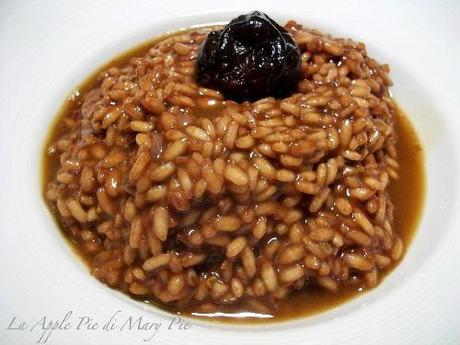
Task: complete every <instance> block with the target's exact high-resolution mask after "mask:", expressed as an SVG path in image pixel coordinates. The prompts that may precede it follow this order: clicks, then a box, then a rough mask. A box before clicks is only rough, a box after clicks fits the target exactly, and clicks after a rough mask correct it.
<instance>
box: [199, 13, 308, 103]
mask: <svg viewBox="0 0 460 345" xmlns="http://www.w3.org/2000/svg"><path fill="white" fill-rule="evenodd" d="M299 78H300V51H299V48H298V46H297V44H296V43H295V41H294V40H293V38H292V37H291V36H290V35H289V33H288V32H287V31H286V30H285V29H284V28H282V27H281V26H279V25H278V24H277V23H276V22H275V21H274V20H272V19H271V18H269V17H268V16H267V15H266V14H264V13H261V12H258V11H254V12H251V13H249V14H245V15H241V16H239V17H238V18H235V19H233V20H232V21H231V22H230V23H229V24H227V25H226V26H225V27H224V28H223V29H222V30H221V31H212V32H210V33H209V35H208V37H207V39H206V40H205V41H204V42H203V44H202V45H201V47H200V50H199V53H198V63H197V75H196V79H197V82H198V83H199V84H201V85H203V86H206V87H209V88H213V89H217V90H219V91H221V92H222V93H223V94H224V95H225V97H226V98H227V99H233V100H235V101H239V102H241V101H244V100H250V101H255V100H257V99H260V98H263V97H267V96H274V97H277V98H280V97H285V96H288V95H290V94H292V93H293V92H294V91H295V89H296V86H297V82H298V80H299Z"/></svg>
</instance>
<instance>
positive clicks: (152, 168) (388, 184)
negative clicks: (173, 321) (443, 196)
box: [44, 21, 423, 319]
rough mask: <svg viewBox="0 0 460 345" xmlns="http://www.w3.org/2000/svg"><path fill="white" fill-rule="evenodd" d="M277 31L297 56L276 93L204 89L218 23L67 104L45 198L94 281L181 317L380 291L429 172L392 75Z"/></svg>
mask: <svg viewBox="0 0 460 345" xmlns="http://www.w3.org/2000/svg"><path fill="white" fill-rule="evenodd" d="M284 28H285V29H286V31H287V32H288V33H289V35H290V36H291V37H292V38H293V40H294V41H295V43H296V44H297V46H298V48H299V52H300V64H299V67H300V78H299V80H298V82H296V85H295V89H294V90H293V92H292V93H291V94H290V95H288V96H286V97H284V98H274V97H271V96H267V97H264V98H260V99H257V100H252V101H247V100H242V101H238V102H236V101H234V100H232V99H229V98H227V97H226V96H224V95H225V92H221V91H218V90H217V89H212V88H210V87H204V86H203V85H200V84H199V83H198V82H197V79H196V64H197V56H198V55H199V53H200V46H202V44H203V43H204V42H205V40H206V38H207V36H208V34H209V32H211V31H213V30H220V29H221V27H203V28H199V29H192V30H187V31H183V32H178V33H175V34H172V35H169V36H164V37H160V38H159V39H157V40H156V41H154V42H150V43H148V44H146V45H144V46H142V47H140V48H138V49H136V50H134V51H131V52H130V53H128V54H127V55H125V56H123V57H121V58H119V59H117V60H114V61H112V62H111V63H110V64H109V65H107V66H105V67H104V68H102V69H101V70H100V71H99V72H98V73H96V74H95V75H94V76H93V77H91V78H90V79H88V81H87V82H86V83H85V84H83V85H82V87H80V88H79V89H78V91H76V92H75V93H74V94H73V96H72V97H71V99H70V100H69V101H68V102H67V104H66V106H65V107H64V108H63V109H64V110H63V112H62V115H61V116H60V117H59V118H58V120H57V122H56V124H55V125H54V129H53V130H52V134H51V136H50V139H49V142H48V144H47V145H48V146H47V151H46V157H45V163H46V164H45V167H46V173H45V187H44V194H45V200H46V202H47V204H48V205H49V207H50V209H51V211H52V212H53V214H54V215H55V217H56V220H57V222H58V223H59V225H60V227H61V228H62V230H63V231H64V233H65V234H66V235H67V236H68V238H69V239H70V240H71V241H72V244H73V246H74V247H75V248H76V250H77V251H78V252H79V253H80V254H81V255H82V257H84V258H85V260H86V262H87V264H88V266H89V267H90V271H91V274H92V275H94V276H95V277H96V278H97V279H99V280H100V281H102V282H104V283H106V284H107V285H109V286H111V287H113V288H116V289H119V290H121V291H123V292H126V293H128V294H129V295H131V296H133V297H135V298H138V299H141V300H145V301H149V302H153V303H155V304H156V305H159V306H161V307H164V308H166V309H168V310H171V311H174V312H178V313H186V314H192V315H201V316H212V315H227V316H229V315H230V316H231V315H232V314H238V313H240V312H242V311H245V312H251V313H253V314H251V315H252V317H256V316H261V317H271V318H275V319H282V318H285V317H288V316H292V315H294V314H295V315H305V314H308V313H311V312H313V311H315V310H320V309H324V308H325V307H328V306H332V305H335V304H337V303H340V302H342V301H343V300H344V299H346V298H348V297H350V296H352V295H356V294H357V293H359V292H361V291H363V290H366V289H367V288H372V287H375V286H376V285H377V284H378V283H379V282H380V281H381V279H382V277H383V275H384V274H385V273H386V272H388V271H389V269H390V268H392V267H394V265H395V263H397V262H398V261H399V260H400V259H401V257H402V256H403V254H404V251H405V247H406V246H407V244H408V241H409V239H410V232H411V231H412V229H413V228H414V227H415V226H416V223H417V216H418V213H419V211H420V209H421V204H422V198H423V166H422V151H421V148H420V145H419V143H418V139H417V137H416V135H415V134H414V133H413V131H412V128H411V127H410V124H408V123H407V120H405V119H404V117H403V116H402V115H401V114H400V113H399V112H398V108H397V106H396V104H395V102H394V100H393V99H392V98H391V95H390V92H389V87H390V86H391V85H392V81H391V79H390V78H389V76H388V73H389V67H388V66H387V65H382V64H379V63H378V62H377V61H375V60H374V59H372V58H370V57H369V56H368V55H367V52H366V48H365V46H364V44H362V43H358V42H354V41H352V40H349V39H336V38H333V37H331V36H329V35H324V34H322V33H320V32H318V31H317V30H312V29H307V28H304V27H302V26H301V25H299V24H297V23H296V22H294V21H289V22H288V23H287V24H286V25H285V26H284ZM399 129H402V130H401V131H400V132H398V131H399ZM398 135H400V136H401V138H400V139H399V140H400V142H401V143H402V144H401V145H403V150H404V152H405V153H404V152H403V155H404V162H399V160H398V151H400V148H399V146H398V145H399V144H398V142H397V140H398ZM399 153H400V154H401V152H399ZM400 164H401V166H400ZM404 188H405V189H404ZM393 196H394V198H395V200H393ZM394 201H396V207H395V203H394ZM398 207H401V211H402V210H404V213H401V214H399V213H398V212H400V211H399V209H398ZM395 215H396V220H395ZM398 217H399V218H398ZM403 218H405V219H403ZM398 219H399V220H398Z"/></svg>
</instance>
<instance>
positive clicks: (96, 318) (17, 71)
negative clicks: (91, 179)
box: [0, 0, 460, 345]
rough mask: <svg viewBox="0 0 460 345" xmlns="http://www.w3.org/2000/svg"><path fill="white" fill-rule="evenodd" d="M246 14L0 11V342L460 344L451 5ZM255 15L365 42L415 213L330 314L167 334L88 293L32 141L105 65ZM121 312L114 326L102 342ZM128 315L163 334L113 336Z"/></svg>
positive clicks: (128, 4)
mask: <svg viewBox="0 0 460 345" xmlns="http://www.w3.org/2000/svg"><path fill="white" fill-rule="evenodd" d="M247 3H248V2H247V1H243V0H232V1H215V0H214V1H210V0H209V1H200V2H198V1H196V0H195V1H177V0H174V1H171V2H168V3H164V2H154V1H136V2H134V1H123V0H110V1H97V2H96V1H91V0H80V1H78V2H65V1H58V0H56V1H46V2H45V1H28V2H15V1H12V0H3V1H2V2H1V3H0V13H1V15H0V47H1V48H0V52H1V53H0V54H1V55H0V77H1V79H0V111H1V112H0V116H1V127H0V150H1V151H0V153H1V155H0V181H1V182H0V183H1V189H0V190H1V194H0V195H1V196H0V198H1V208H0V215H1V217H0V228H1V231H2V237H1V238H2V242H1V244H2V245H1V250H0V267H1V280H0V310H1V312H0V343H2V344H32V343H36V342H41V343H44V342H45V340H46V343H47V344H96V343H97V344H127V343H129V344H145V343H155V344H202V345H203V344H216V343H218V344H277V343H278V344H295V343H297V344H299V343H305V344H339V343H340V344H357V343H358V344H359V343H364V342H365V343H366V344H389V343H394V344H435V343H438V344H458V343H460V327H459V321H458V312H459V310H460V298H459V296H460V293H459V291H460V273H459V270H458V267H460V260H459V257H460V256H459V255H458V251H459V245H460V226H459V215H458V211H459V210H460V207H459V203H458V195H459V187H460V183H459V182H460V179H459V171H458V164H459V160H460V154H459V146H460V138H459V137H458V136H457V133H460V121H459V117H460V113H459V109H460V102H459V100H460V95H459V88H458V83H459V79H460V72H459V71H460V50H459V44H458V42H459V38H460V37H459V32H460V25H459V20H458V19H459V18H460V6H459V3H458V2H455V1H451V2H443V3H442V4H441V3H437V2H432V3H428V2H426V3H417V4H415V3H409V2H404V3H402V2H396V1H392V2H385V3H383V2H379V3H378V4H377V3H374V2H358V1H351V2H350V1H347V2H343V1H333V2H327V3H326V2H320V1H316V2H312V1H301V2H298V3H294V2H292V3H289V4H288V2H287V1H284V2H280V1H268V0H264V1H257V3H258V4H256V3H255V2H252V3H251V4H250V5H248V4H247ZM255 8H257V9H260V10H263V11H266V12H268V13H269V14H270V15H272V16H273V17H275V18H276V19H278V20H279V21H280V22H284V21H285V20H286V19H290V18H294V19H296V20H297V21H298V22H300V23H303V24H304V25H306V26H310V27H315V28H319V29H321V30H323V31H325V32H328V33H331V34H334V35H337V36H342V37H351V38H354V39H357V40H361V41H363V42H366V43H367V46H368V50H369V52H370V55H371V56H373V57H376V58H377V59H378V60H379V61H381V62H387V63H389V64H390V66H391V68H392V73H391V76H392V78H393V80H394V82H395V87H394V88H393V92H394V94H395V97H396V99H397V100H398V101H399V103H400V104H401V105H402V107H403V109H404V110H405V111H406V112H407V114H408V115H409V117H410V118H411V120H412V122H413V123H414V125H415V127H416V129H417V131H418V133H419V135H420V137H421V140H422V143H423V145H424V148H425V153H426V170H427V176H428V177H427V187H428V190H427V199H426V205H425V212H424V214H423V219H422V221H421V225H420V228H419V230H418V233H417V235H416V238H415V240H414V241H413V243H412V245H411V246H410V248H409V252H408V253H407V255H406V257H405V259H404V260H403V262H402V264H401V265H400V266H399V267H398V268H397V269H396V270H395V272H393V273H392V274H391V275H390V276H389V277H388V278H387V279H386V280H385V281H384V282H383V284H381V285H380V286H379V287H378V288H376V289H374V290H373V291H371V292H370V293H368V294H366V295H364V296H362V297H360V298H357V299H355V300H352V301H351V302H349V303H346V304H344V305H342V306H340V307H338V308H335V309H334V310H330V311H327V312H325V313H323V314H320V315H317V316H314V317H310V318H306V319H300V320H296V321H292V322H287V323H282V324H271V325H269V326H257V327H249V328H248V327H246V328H245V327H241V326H239V327H238V326H228V325H227V326H226V325H219V326H216V325H209V324H204V323H196V322H193V325H192V326H191V328H188V329H179V325H178V323H177V322H174V324H173V326H172V327H171V329H168V326H169V323H170V322H171V317H170V316H169V315H167V314H165V313H164V312H161V311H159V310H156V309H153V308H150V307H148V306H146V305H143V304H141V303H138V302H135V301H132V300H130V299H129V298H127V297H125V296H123V295H121V294H119V293H116V292H114V291H112V290H110V289H108V288H106V287H105V286H103V285H102V284H100V283H99V282H97V281H96V280H95V279H94V278H92V277H91V276H90V275H89V274H88V272H87V270H86V268H85V267H84V265H83V264H82V263H81V262H80V261H79V260H78V259H77V258H76V257H75V256H74V255H73V254H72V253H71V251H70V249H69V247H68V246H67V244H66V243H65V242H64V240H63V239H62V237H61V236H60V235H59V233H58V231H57V229H56V227H55V225H54V223H53V222H52V220H51V217H50V215H49V214H48V212H47V209H46V207H45V205H44V203H43V200H42V198H41V195H40V178H39V177H40V171H39V167H40V156H41V148H42V144H43V139H44V136H45V133H46V131H47V128H48V127H49V125H50V122H51V121H52V119H53V117H54V115H55V114H56V112H57V110H58V109H59V107H60V105H61V104H62V102H63V100H64V98H65V97H66V96H67V95H68V93H69V92H70V90H71V89H72V87H74V86H76V85H77V84H78V83H79V82H81V81H82V79H84V78H85V77H86V76H87V75H88V74H89V73H90V72H91V71H92V70H94V69H96V68H97V67H98V66H100V65H101V64H102V63H104V62H106V61H107V60H108V59H110V58H111V57H113V56H116V55H117V54H118V53H121V52H123V51H125V50H127V49H129V48H130V47H133V46H135V45H136V44H138V43H140V42H143V41H144V40H146V39H148V38H151V37H154V36H155V35H157V34H159V33H162V32H165V31H170V30H175V29H178V28H181V27H188V26H191V25H195V24H203V23H209V22H216V21H222V20H228V19H231V18H232V17H233V16H234V15H236V14H240V13H244V12H247V11H249V10H252V9H255ZM408 197H410V196H408ZM456 212H457V213H456ZM119 310H120V312H119V313H118V314H117V315H116V319H117V322H116V327H115V328H114V329H113V330H109V331H107V330H104V329H103V325H104V323H106V322H107V321H108V320H109V319H110V317H111V316H112V315H113V314H114V313H116V312H117V311H119ZM68 312H71V313H70V314H68V316H67V318H65V315H66V314H67V313H68ZM85 316H86V317H88V318H91V319H92V320H93V321H92V322H98V324H99V325H98V327H97V329H94V330H88V329H86V328H85V329H82V328H80V329H78V324H79V322H80V319H79V317H85ZM130 316H132V317H133V319H132V321H135V320H136V319H137V318H139V317H141V318H142V324H143V326H145V324H144V323H145V322H151V323H153V322H157V323H161V326H160V328H159V330H158V331H157V333H156V334H155V336H154V337H153V338H151V337H152V335H153V334H154V329H150V330H137V329H132V330H129V329H127V328H126V326H125V328H124V329H123V330H120V328H121V326H122V324H123V323H125V322H126V321H127V320H129V317H130ZM15 317H16V318H15ZM43 317H45V319H43ZM63 319H65V320H64V321H62V320H63ZM12 321H14V322H13V324H11V322H12ZM45 321H46V323H48V322H51V321H62V322H60V323H59V322H58V324H56V325H57V326H59V327H57V326H55V327H57V329H54V330H52V331H50V330H43V328H44V326H45V325H44V322H45ZM83 321H87V319H83ZM20 322H25V323H26V325H25V326H24V328H25V329H24V330H21V329H16V330H12V329H8V328H21V327H20ZM34 325H35V327H33V326H34ZM85 325H86V324H85ZM10 326H11V327H10ZM46 326H47V325H46ZM32 328H33V329H32ZM66 328H68V329H66ZM42 335H43V337H41V336H42ZM48 335H49V338H47V336H48ZM150 338H151V339H150Z"/></svg>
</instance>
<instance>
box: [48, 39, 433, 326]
mask: <svg viewBox="0 0 460 345" xmlns="http://www.w3.org/2000/svg"><path fill="white" fill-rule="evenodd" d="M182 32H183V31H182ZM179 33H181V32H179ZM176 34H178V32H175V33H173V34H170V35H162V36H159V37H157V38H156V39H154V40H152V41H148V42H146V43H144V44H142V45H140V46H138V47H136V48H134V49H132V50H129V51H128V52H126V53H124V54H122V55H120V56H118V57H117V58H115V59H113V60H111V61H110V62H109V63H107V64H105V65H104V66H102V67H101V68H99V69H98V70H97V71H96V72H95V73H93V74H92V75H91V76H90V77H89V78H87V79H86V80H85V81H84V82H83V83H82V84H81V85H79V86H78V88H77V89H75V91H74V92H73V93H72V95H71V96H70V97H69V98H68V100H67V101H66V102H65V103H64V105H63V107H62V109H61V110H60V112H59V114H58V115H57V117H56V119H55V120H54V122H53V124H52V125H51V127H50V132H49V133H48V136H47V138H46V141H45V145H44V150H43V162H42V188H43V191H44V190H45V186H46V184H47V183H48V182H49V181H51V180H52V178H53V176H54V175H55V173H56V171H57V168H58V166H59V157H53V156H49V155H47V153H46V148H47V147H48V146H49V145H50V144H51V143H52V142H53V141H54V140H55V139H56V138H58V137H59V136H60V135H61V134H62V133H61V132H62V128H61V127H60V126H59V121H60V119H62V118H63V117H65V116H66V115H67V114H70V113H72V112H73V110H74V109H76V108H77V107H78V106H80V105H81V99H80V97H79V95H81V94H83V93H85V92H87V91H89V90H91V89H92V88H94V87H95V86H96V84H97V76H98V74H99V73H100V72H101V71H104V70H106V69H107V68H108V67H112V66H120V65H123V64H125V63H126V62H127V61H128V60H129V58H130V57H132V56H138V55H142V54H144V53H145V52H146V51H148V49H149V48H150V47H151V46H152V45H154V44H156V43H158V42H160V41H162V40H164V39H165V38H167V37H169V36H172V35H176ZM197 110H198V109H197ZM214 111H215V110H214ZM202 115H203V116H207V115H209V114H202ZM396 131H397V133H398V144H397V146H398V161H399V164H400V170H399V175H400V178H399V180H393V181H392V182H391V183H390V186H389V192H390V195H391V198H392V201H393V203H394V206H395V210H394V217H395V218H394V227H395V229H396V232H397V233H398V234H399V235H400V236H401V237H402V239H403V241H404V246H405V248H406V249H407V247H408V245H409V244H410V241H411V240H412V237H413V236H414V233H415V231H416V229H417V225H418V222H419V219H420V215H421V212H422V209H423V204H424V195H425V171H424V156H423V150H422V146H421V144H420V141H419V139H418V137H417V134H416V133H415V131H414V128H413V127H412V125H411V124H410V122H409V120H408V119H407V117H406V116H405V115H404V114H403V112H402V111H399V114H398V115H397V118H396ZM54 218H55V221H56V223H57V224H58V225H59V227H60V229H61V230H62V234H63V235H64V236H65V238H66V239H68V240H69V242H71V246H72V248H73V249H74V251H75V253H76V254H77V255H78V256H79V257H81V259H83V260H84V261H85V262H86V263H89V261H90V260H89V259H90V257H89V256H87V254H86V253H85V252H84V251H82V248H80V247H78V246H76V245H75V243H73V242H72V241H71V240H70V238H69V236H68V234H67V233H66V232H65V231H64V229H63V227H62V226H61V224H59V218H58V217H57V216H56V215H54ZM397 264H398V263H396V264H393V265H392V266H390V267H389V268H387V269H386V270H382V271H381V272H382V273H381V274H383V275H386V274H388V273H389V272H391V271H392V270H393V269H394V268H395V266H396V265H397ZM366 291H367V289H366V287H365V286H364V285H361V284H356V285H350V286H347V287H342V288H341V289H340V290H339V291H338V292H336V293H333V292H330V291H327V290H325V289H322V288H319V287H317V286H314V285H312V286H310V287H307V288H306V289H304V290H302V291H301V292H298V293H295V294H292V295H291V296H290V297H288V298H287V299H286V300H284V301H282V302H280V303H279V305H278V307H279V308H278V311H277V315H276V316H274V317H273V316H272V315H257V314H253V313H252V314H250V315H249V314H244V313H243V311H242V310H241V307H240V308H239V309H232V307H227V309H226V312H222V313H217V314H213V313H210V314H204V313H199V314H196V313H194V311H193V310H190V311H187V310H185V311H181V312H180V314H183V315H185V316H192V317H200V318H203V317H205V318H209V320H211V321H225V322H237V323H246V322H258V321H260V322H267V321H283V320H288V319H293V318H298V317H302V316H308V315H313V314H317V313H320V312H322V311H325V310H328V309H331V308H333V307H335V306H338V305H340V304H342V303H343V302H345V301H347V300H349V299H351V298H354V297H357V296H359V295H361V294H362V293H365V292H366ZM132 297H133V298H136V299H139V297H135V296H132ZM141 300H143V299H141ZM143 301H144V302H146V303H150V304H154V305H157V303H156V302H155V301H153V300H143ZM158 306H159V307H161V308H163V309H164V308H165V306H163V305H158ZM171 311H172V312H176V313H178V312H177V311H176V310H171Z"/></svg>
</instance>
